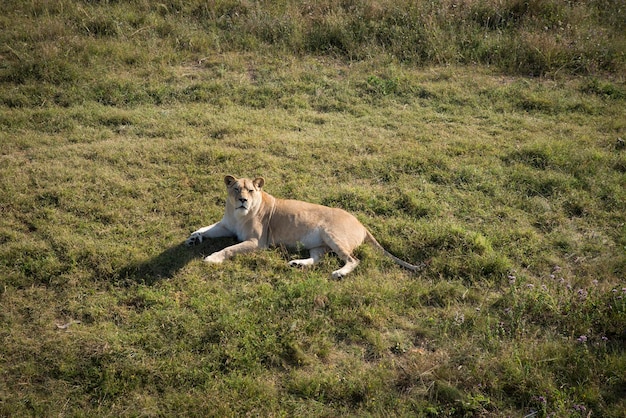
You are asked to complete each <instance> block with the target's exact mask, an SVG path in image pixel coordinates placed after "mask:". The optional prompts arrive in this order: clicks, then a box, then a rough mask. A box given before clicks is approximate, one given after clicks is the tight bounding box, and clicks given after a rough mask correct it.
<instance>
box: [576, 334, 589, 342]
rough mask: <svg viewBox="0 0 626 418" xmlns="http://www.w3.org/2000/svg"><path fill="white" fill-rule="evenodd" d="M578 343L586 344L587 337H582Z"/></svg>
mask: <svg viewBox="0 0 626 418" xmlns="http://www.w3.org/2000/svg"><path fill="white" fill-rule="evenodd" d="M576 341H578V342H579V343H586V342H587V336H586V335H581V336H580V337H578V338H576Z"/></svg>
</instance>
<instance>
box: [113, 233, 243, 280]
mask: <svg viewBox="0 0 626 418" xmlns="http://www.w3.org/2000/svg"><path fill="white" fill-rule="evenodd" d="M235 243H236V241H235V240H234V239H232V238H217V239H211V240H207V241H205V242H203V243H201V244H198V245H192V246H188V245H185V243H184V242H180V243H178V244H176V245H174V246H172V247H170V248H168V249H166V250H165V251H163V252H161V253H160V254H158V255H156V256H154V257H152V258H150V259H148V260H146V261H143V262H137V263H131V264H129V265H127V266H126V267H124V268H122V269H121V271H120V272H119V274H118V277H117V281H118V282H119V284H123V283H126V284H132V283H141V284H146V285H149V286H150V285H153V284H155V283H157V282H158V281H160V280H163V279H171V278H172V277H174V276H175V275H176V273H178V271H180V270H181V269H183V268H184V267H185V266H186V265H187V264H189V263H190V262H191V261H192V260H194V259H201V258H203V257H205V256H207V255H209V254H211V253H213V252H215V251H220V250H222V249H224V248H226V247H228V246H230V245H233V244H235Z"/></svg>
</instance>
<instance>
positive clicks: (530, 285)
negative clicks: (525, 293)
mask: <svg viewBox="0 0 626 418" xmlns="http://www.w3.org/2000/svg"><path fill="white" fill-rule="evenodd" d="M526 287H527V288H529V289H532V288H533V287H535V285H534V284H532V283H528V284H527V285H526Z"/></svg>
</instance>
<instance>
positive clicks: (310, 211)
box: [186, 176, 421, 279]
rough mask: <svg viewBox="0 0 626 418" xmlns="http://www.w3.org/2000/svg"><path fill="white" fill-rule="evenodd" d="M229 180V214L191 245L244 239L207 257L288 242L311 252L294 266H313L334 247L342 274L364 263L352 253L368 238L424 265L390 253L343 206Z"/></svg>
mask: <svg viewBox="0 0 626 418" xmlns="http://www.w3.org/2000/svg"><path fill="white" fill-rule="evenodd" d="M224 183H225V184H226V188H227V189H228V198H227V200H226V211H225V213H224V217H223V218H222V220H221V221H219V222H217V223H214V224H213V225H209V226H206V227H204V228H200V229H198V230H197V231H195V232H194V233H192V234H191V235H190V236H189V238H188V239H187V241H186V244H187V245H192V244H194V243H198V242H202V240H203V239H204V238H217V237H226V236H229V237H237V239H239V241H241V242H240V243H239V244H235V245H232V246H230V247H227V248H224V249H223V250H221V251H217V252H215V253H213V254H211V255H209V256H208V257H206V258H205V259H204V261H206V262H210V263H221V262H223V261H224V260H226V259H228V258H231V257H232V256H234V255H235V254H241V253H245V252H249V251H254V250H256V249H258V248H267V247H270V246H276V245H284V246H286V247H291V248H306V249H308V250H309V251H310V258H307V259H302V260H292V261H290V262H289V265H290V266H310V265H313V264H315V263H317V262H318V261H319V260H320V258H321V257H322V256H323V255H324V254H325V253H326V252H328V251H332V252H334V253H335V254H337V255H338V256H339V257H340V258H341V259H342V260H344V261H345V265H344V266H343V267H342V268H340V269H338V270H336V271H334V272H333V273H332V276H333V277H334V278H336V279H339V278H342V277H344V276H345V275H346V274H348V273H350V272H351V271H352V270H354V268H355V267H356V266H357V265H358V264H359V260H357V259H356V258H355V257H354V256H353V255H352V252H353V251H354V249H355V248H356V247H358V246H359V245H361V244H362V243H363V242H368V243H370V244H372V245H373V246H374V247H376V248H377V249H379V250H380V251H382V252H383V253H384V254H385V255H387V256H388V257H391V258H392V259H393V260H394V261H395V262H396V263H398V264H400V265H401V266H403V267H405V268H407V269H409V270H413V271H416V270H419V269H420V268H421V267H419V266H415V265H413V264H409V263H407V262H405V261H402V260H400V259H399V258H397V257H395V256H394V255H392V254H390V253H389V252H387V251H386V250H385V249H384V248H383V247H382V246H381V245H380V244H379V243H378V241H376V239H375V238H374V237H373V236H372V234H370V233H369V231H368V230H367V229H366V228H365V227H364V226H363V225H362V224H361V223H360V222H359V221H358V220H357V219H356V218H355V217H354V216H352V215H351V214H349V213H348V212H346V211H344V210H342V209H336V208H329V207H326V206H321V205H316V204H313V203H307V202H301V201H299V200H282V199H277V198H275V197H273V196H272V195H270V194H268V193H265V192H264V191H263V190H262V188H263V185H264V184H265V180H264V179H263V178H261V177H258V178H256V179H254V180H251V179H247V178H241V179H236V178H235V177H233V176H226V177H225V178H224Z"/></svg>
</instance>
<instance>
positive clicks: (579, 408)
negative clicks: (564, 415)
mask: <svg viewBox="0 0 626 418" xmlns="http://www.w3.org/2000/svg"><path fill="white" fill-rule="evenodd" d="M586 410H587V408H585V405H578V404H576V405H574V411H578V412H585V411H586Z"/></svg>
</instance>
